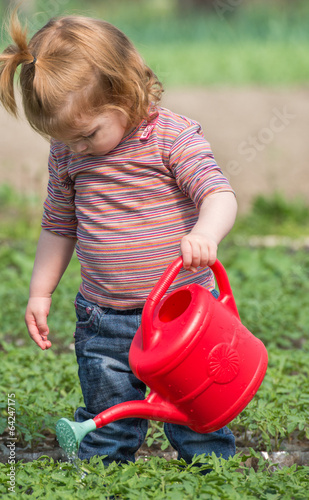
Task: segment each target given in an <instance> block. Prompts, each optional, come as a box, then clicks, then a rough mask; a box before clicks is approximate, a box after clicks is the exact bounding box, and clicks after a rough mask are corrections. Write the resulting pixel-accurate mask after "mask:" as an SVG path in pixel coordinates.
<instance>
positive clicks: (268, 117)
mask: <svg viewBox="0 0 309 500" xmlns="http://www.w3.org/2000/svg"><path fill="white" fill-rule="evenodd" d="M16 4H19V5H20V16H21V18H22V19H23V21H26V22H27V25H28V31H29V36H31V35H32V34H33V33H34V32H35V31H37V30H38V29H39V28H40V27H41V26H43V25H44V24H45V23H46V22H47V21H48V20H49V18H50V17H53V16H59V15H63V14H71V13H75V14H82V15H87V16H92V17H100V18H103V19H105V20H107V21H109V22H111V23H113V24H115V25H116V26H118V27H119V28H120V29H122V30H123V31H124V32H125V33H126V34H127V35H128V36H129V37H130V38H131V39H132V41H133V42H134V44H135V45H136V47H137V48H138V50H139V51H140V53H141V54H142V56H143V57H144V59H145V60H146V62H147V64H148V65H149V66H150V67H151V68H152V69H153V70H154V71H155V72H156V73H157V75H158V77H159V78H160V80H161V81H162V82H163V85H164V87H165V93H164V99H163V105H165V106H166V107H169V108H171V109H172V110H173V111H175V112H177V113H180V114H185V115H187V116H189V117H190V118H194V119H196V120H198V121H199V122H200V123H201V124H202V126H203V129H204V133H205V136H206V138H207V139H208V140H209V142H210V143H211V146H212V149H213V151H214V154H215V158H216V160H217V162H218V163H219V164H220V166H221V167H222V169H223V171H224V173H225V175H226V176H227V177H228V178H229V180H230V182H231V184H232V185H233V187H234V189H235V191H236V194H237V198H238V202H239V207H240V211H241V212H247V211H248V210H249V209H250V207H251V206H252V201H253V200H254V199H255V197H256V196H257V195H259V194H262V195H263V196H264V195H266V196H268V195H272V193H280V194H282V196H284V198H286V199H288V200H289V199H295V198H299V197H300V198H303V199H306V197H307V193H308V188H309V172H308V167H307V163H308V157H309V141H308V131H309V99H308V97H309V29H308V25H309V2H308V1H307V0H294V1H293V2H291V1H289V0H268V1H266V0H127V1H125V0H88V1H87V2H85V1H82V0H24V1H22V2H20V1H17V0H1V6H0V16H1V21H2V22H1V24H2V26H4V23H5V21H6V20H7V18H8V12H9V10H10V8H12V7H14V6H15V5H16ZM8 42H9V39H8V37H7V34H6V32H5V30H4V29H2V38H1V42H0V43H1V49H2V50H3V49H4V48H5V47H6V46H7V44H8ZM0 127H1V134H0V185H1V186H6V187H5V189H7V186H13V188H14V189H15V190H17V192H20V193H25V192H26V194H27V195H30V196H32V195H33V196H37V197H38V198H40V199H42V198H43V197H44V196H45V192H46V182H47V167H46V163H47V157H48V143H47V142H46V141H45V140H44V139H42V138H41V137H39V136H37V135H36V134H35V133H34V132H33V131H32V130H31V129H30V127H29V126H28V125H27V124H26V123H25V122H24V121H23V120H19V121H16V120H15V119H14V118H12V117H10V116H8V115H7V114H6V112H4V110H3V109H0Z"/></svg>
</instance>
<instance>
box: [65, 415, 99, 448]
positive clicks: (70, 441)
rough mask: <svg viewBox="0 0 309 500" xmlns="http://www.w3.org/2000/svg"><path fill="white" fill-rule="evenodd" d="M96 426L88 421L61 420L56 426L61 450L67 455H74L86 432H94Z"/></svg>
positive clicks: (92, 421)
mask: <svg viewBox="0 0 309 500" xmlns="http://www.w3.org/2000/svg"><path fill="white" fill-rule="evenodd" d="M95 429H96V424H95V422H94V420H92V419H89V420H86V421H85V422H71V421H70V420H68V419H67V418H61V419H60V420H58V422H57V424H56V435H57V439H58V442H59V444H60V446H61V448H62V449H63V450H64V451H65V452H66V453H67V454H68V455H72V454H73V453H75V452H76V451H77V450H78V448H79V445H80V443H81V441H82V440H83V439H84V437H85V436H86V434H88V432H91V431H94V430H95Z"/></svg>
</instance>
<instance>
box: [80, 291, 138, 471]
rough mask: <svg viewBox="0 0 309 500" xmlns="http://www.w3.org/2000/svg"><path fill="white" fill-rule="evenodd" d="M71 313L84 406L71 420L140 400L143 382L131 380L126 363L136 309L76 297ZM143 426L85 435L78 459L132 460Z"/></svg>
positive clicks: (124, 424)
mask: <svg viewBox="0 0 309 500" xmlns="http://www.w3.org/2000/svg"><path fill="white" fill-rule="evenodd" d="M76 313H77V319H78V321H77V324H76V333H75V350H76V357H77V361H78V365H79V371H78V373H79V378H80V383H81V388H82V392H83V397H84V403H85V407H80V408H78V409H77V410H76V412H75V420H76V421H77V422H83V421H85V420H87V419H89V418H94V417H95V416H96V415H97V414H98V413H100V412H101V411H104V410H106V409H107V408H110V407H111V406H114V405H116V404H118V403H121V402H123V401H130V400H137V399H138V400H142V399H144V396H145V389H146V387H145V384H143V382H141V381H140V380H138V379H137V378H136V377H135V376H134V374H133V373H132V371H131V369H130V367H129V363H128V353H129V349H130V345H131V342H132V339H133V337H134V335H135V333H136V330H137V328H138V326H139V322H140V315H141V311H140V310H136V311H115V310H113V309H102V308H99V307H98V306H96V305H95V304H91V303H89V302H87V301H85V299H84V298H83V297H82V296H81V294H78V296H77V299H76ZM147 426H148V422H147V420H144V419H138V418H130V419H123V420H118V421H116V422H113V423H111V424H108V425H106V426H104V427H102V428H101V429H97V430H96V431H93V432H90V433H89V434H87V435H86V436H85V438H84V439H83V441H82V443H81V445H80V449H79V453H78V456H79V458H81V459H89V458H90V457H92V456H94V455H99V456H103V455H106V458H104V459H103V462H104V464H105V465H108V464H110V463H111V462H113V461H116V462H128V461H134V459H135V457H134V454H135V452H136V451H137V450H138V448H139V447H140V446H141V444H142V443H143V441H144V439H145V436H146V432H147Z"/></svg>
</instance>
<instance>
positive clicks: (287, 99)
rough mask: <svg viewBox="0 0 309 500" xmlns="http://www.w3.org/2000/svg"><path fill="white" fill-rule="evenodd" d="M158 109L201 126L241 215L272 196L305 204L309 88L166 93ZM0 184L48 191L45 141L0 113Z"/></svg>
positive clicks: (308, 187)
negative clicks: (277, 194)
mask: <svg viewBox="0 0 309 500" xmlns="http://www.w3.org/2000/svg"><path fill="white" fill-rule="evenodd" d="M163 105H164V106H166V107H169V108H170V109H172V110H173V111H175V112H177V113H179V114H184V115H186V116H189V117H190V118H194V119H196V120H198V121H199V122H200V123H201V124H202V126H203V130H204V133H205V136H206V138H207V139H208V141H209V142H210V143H211V146H212V149H213V152H214V155H215V158H216V160H217V162H218V163H219V165H220V166H221V168H222V169H223V171H224V173H225V175H226V176H227V177H228V178H229V180H230V182H231V184H232V186H233V187H234V189H235V191H236V194H237V198H238V203H239V208H240V211H242V212H244V211H246V210H247V209H248V208H249V207H250V203H251V201H252V199H253V198H254V197H255V196H256V195H258V194H260V193H263V194H265V195H267V194H270V193H272V192H274V191H279V192H281V193H283V194H284V195H285V196H286V197H287V198H294V197H296V196H302V197H303V198H306V199H308V190H309V169H308V158H309V140H308V132H309V87H308V88H298V89H265V88H259V87H256V88H235V89H234V88H215V89H209V88H207V89H202V88H201V89H181V90H179V89H168V90H167V91H166V92H165V96H164V100H163ZM0 127H1V136H0V184H2V183H10V184H12V185H13V186H14V187H15V188H16V189H17V190H18V191H25V190H26V191H27V192H28V193H36V194H38V195H39V196H40V197H41V198H42V199H43V198H44V196H45V192H46V183H47V166H46V165H47V158H48V143H47V141H45V140H44V139H42V138H41V137H40V136H38V135H37V134H36V133H35V132H34V131H32V130H31V128H30V127H29V125H28V124H27V123H26V122H25V120H23V119H21V120H19V121H16V120H15V119H14V118H12V117H11V116H9V115H8V114H7V113H6V112H5V111H4V110H3V109H0Z"/></svg>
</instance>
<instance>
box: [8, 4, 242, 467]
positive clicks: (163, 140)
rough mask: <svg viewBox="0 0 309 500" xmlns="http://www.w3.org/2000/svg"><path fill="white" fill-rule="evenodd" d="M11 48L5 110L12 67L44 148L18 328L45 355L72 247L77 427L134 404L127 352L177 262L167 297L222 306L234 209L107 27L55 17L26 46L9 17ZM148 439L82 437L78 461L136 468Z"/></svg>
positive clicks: (174, 435)
mask: <svg viewBox="0 0 309 500" xmlns="http://www.w3.org/2000/svg"><path fill="white" fill-rule="evenodd" d="M11 36H12V39H13V44H12V45H10V46H8V47H7V48H6V50H5V51H4V52H3V54H2V55H1V56H0V96H1V102H2V104H3V106H4V107H5V108H6V109H7V110H8V111H9V112H10V113H12V114H15V115H16V113H17V105H16V101H15V96H14V75H15V71H16V69H17V67H18V66H19V65H21V71H20V78H19V79H20V86H21V93H22V98H23V107H24V111H25V114H26V117H27V119H28V121H29V123H30V125H31V126H32V127H33V128H34V129H35V130H36V131H37V132H39V133H40V134H42V135H44V136H45V137H48V138H49V139H50V156H49V164H48V168H49V183H48V195H47V198H46V201H45V203H44V214H43V220H42V231H41V235H40V239H39V242H38V248H37V254H36V258H35V263H34V269H33V274H32V278H31V284H30V298H29V302H28V306H27V310H26V316H25V319H26V324H27V328H28V331H29V335H30V337H31V338H32V339H33V340H34V342H36V344H37V345H38V346H39V347H40V348H41V349H48V348H50V347H51V342H50V340H49V336H48V334H49V329H48V325H47V316H48V314H49V310H50V305H51V298H52V294H53V292H54V290H55V288H56V287H57V285H58V283H59V281H60V279H61V276H62V275H63V273H64V271H65V269H66V267H67V266H68V264H69V262H70V259H71V256H72V253H73V251H74V249H75V248H76V252H77V256H78V259H79V262H80V265H81V285H80V289H79V292H78V293H77V297H76V301H75V307H76V315H77V324H76V332H75V348H76V357H77V362H78V365H79V372H78V373H79V378H80V383H81V388H82V392H83V397H84V403H85V407H80V408H78V409H77V411H76V413H75V419H76V421H78V422H81V421H84V420H87V419H89V418H93V417H94V416H95V415H96V414H97V413H99V412H101V411H103V410H104V409H106V408H108V407H110V406H112V405H116V404H118V403H120V402H122V401H129V400H137V399H143V398H144V396H145V389H146V388H145V385H144V384H143V383H142V382H140V381H139V380H138V379H136V378H135V376H134V375H133V373H132V371H131V370H130V367H129V364H128V351H129V348H130V344H131V341H132V338H133V337H134V334H135V332H136V330H137V329H138V327H139V325H140V321H141V313H142V308H143V305H144V303H145V300H146V298H147V296H148V294H149V292H150V291H151V289H152V288H153V286H154V285H155V284H156V282H157V281H158V279H159V278H160V276H161V275H162V273H163V272H164V270H165V269H166V267H167V266H168V264H169V263H170V262H172V261H173V260H174V259H175V258H176V257H177V256H178V255H179V252H181V254H182V256H183V267H184V269H182V271H181V272H180V273H179V275H178V277H177V279H176V280H175V281H174V283H173V285H172V286H171V287H170V290H169V291H172V290H173V289H174V288H176V287H179V286H182V285H185V284H187V283H189V282H192V281H194V282H195V283H199V284H201V285H203V286H204V287H207V288H208V289H210V290H212V293H213V294H214V295H215V296H218V294H217V292H216V291H215V290H214V278H213V274H212V272H211V270H210V268H209V267H207V266H208V265H211V264H213V263H214V261H215V260H216V256H217V246H218V244H219V243H220V241H221V240H222V239H223V238H224V236H225V235H226V234H227V233H228V232H229V230H230V229H231V227H232V226H233V224H234V220H235V216H236V201H235V196H234V193H233V190H232V188H231V187H230V185H229V183H228V181H227V179H226V178H225V177H224V176H223V174H222V172H221V170H220V168H219V167H218V166H217V164H216V162H215V160H214V157H213V154H212V152H211V150H210V147H209V144H208V142H207V141H206V140H205V138H204V136H203V132H202V130H201V127H200V125H199V124H198V123H196V122H195V121H193V120H190V119H189V118H186V117H184V116H179V115H177V114H175V113H173V112H171V111H169V110H168V109H165V108H162V107H160V106H159V102H160V98H161V94H162V90H163V89H162V85H161V83H160V82H159V81H158V79H157V77H156V76H155V75H154V73H153V72H152V71H151V69H149V68H148V67H147V66H146V65H145V63H144V62H143V60H142V58H141V57H140V55H139V54H138V53H137V51H136V49H135V48H134V46H133V45H132V43H131V42H130V41H129V40H128V38H127V37H126V36H125V35H124V34H123V33H122V32H121V31H119V30H118V29H117V28H115V27H114V26H112V25H110V24H109V23H107V22H104V21H100V20H97V19H91V18H84V17H79V16H68V17H62V18H58V19H51V20H50V21H49V22H48V23H47V24H46V25H45V26H44V27H43V28H42V29H40V30H39V31H38V32H37V33H36V34H35V35H34V36H33V38H32V39H31V40H30V41H29V43H28V42H27V38H26V33H25V31H24V30H23V29H22V27H21V25H20V23H19V21H18V19H17V16H16V14H14V15H13V16H12V20H11ZM190 271H191V272H190ZM192 272H193V274H192ZM216 294H217V295H216ZM146 432H147V421H146V420H143V419H137V418H131V419H125V420H120V421H117V422H114V423H112V424H110V425H108V426H106V427H103V428H102V429H99V430H97V431H95V432H91V433H90V434H88V435H87V436H86V437H85V438H84V440H83V442H82V444H81V446H80V450H79V457H80V458H81V459H89V458H90V457H92V456H94V455H100V456H104V457H105V458H104V463H105V464H109V463H111V462H112V461H114V460H115V461H117V462H118V463H121V462H127V461H134V454H135V452H136V451H137V450H138V448H139V447H140V445H141V444H142V443H143V441H144V438H145V435H146ZM165 432H166V435H167V437H168V439H169V441H170V443H171V444H172V446H173V447H174V448H175V449H176V450H177V451H178V456H179V458H184V459H185V460H186V461H187V462H188V463H189V462H190V461H191V460H192V457H193V456H194V454H198V455H199V454H202V453H205V454H211V453H212V452H215V453H216V455H217V456H220V455H222V457H223V458H228V457H229V456H231V455H233V454H234V453H235V440H234V436H233V434H232V433H231V431H230V430H229V429H228V428H227V427H224V428H223V429H221V430H219V431H217V432H213V433H210V434H198V433H195V432H193V431H192V430H191V429H189V428H188V427H186V426H182V425H174V424H165Z"/></svg>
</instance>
